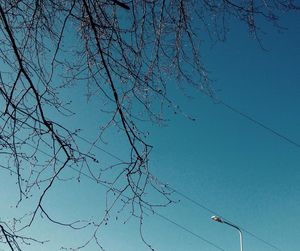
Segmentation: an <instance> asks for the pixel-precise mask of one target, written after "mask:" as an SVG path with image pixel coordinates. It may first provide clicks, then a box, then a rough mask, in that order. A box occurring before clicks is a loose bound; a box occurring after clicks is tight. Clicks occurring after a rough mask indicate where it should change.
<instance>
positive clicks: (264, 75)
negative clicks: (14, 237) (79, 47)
mask: <svg viewBox="0 0 300 251" xmlns="http://www.w3.org/2000/svg"><path fill="white" fill-rule="evenodd" d="M282 23H283V25H285V26H286V27H288V30H286V31H284V32H283V33H278V32H276V31H275V30H271V29H270V27H265V28H266V30H265V31H266V33H267V34H266V35H265V36H263V37H262V39H263V40H262V41H263V44H264V47H265V48H266V49H267V51H264V50H262V49H261V48H260V47H259V44H258V43H257V42H256V41H253V40H252V39H251V38H249V35H248V34H247V32H246V31H245V27H242V26H240V25H239V24H234V25H233V27H232V29H231V30H230V32H229V34H228V38H227V41H226V42H225V43H217V44H216V45H214V46H211V44H210V42H209V41H208V40H207V41H205V43H204V47H203V48H204V49H203V61H204V62H205V64H206V67H207V69H208V70H209V71H210V72H211V77H212V78H213V79H214V87H215V89H217V90H218V92H217V95H218V97H219V98H220V99H221V100H222V101H224V102H225V103H227V104H229V105H231V106H233V107H235V108H236V109H238V110H240V111H242V112H244V113H245V114H248V115H249V116H251V117H253V118H255V119H257V120H258V121H260V122H261V123H263V124H265V125H266V126H269V127H271V128H273V129H274V130H277V131H278V132H280V133H282V134H283V135H285V136H286V137H289V138H290V139H292V140H293V141H295V142H298V143H299V144H300V133H299V132H300V110H299V107H300V98H299V97H300V46H299V44H300V16H299V15H298V16H297V15H292V14H290V15H289V16H285V17H284V19H283V20H282ZM70 92H71V90H70ZM170 93H171V95H172V96H173V97H174V99H176V100H177V101H178V103H179V104H180V105H181V106H182V108H183V110H184V111H185V112H186V113H188V114H190V115H192V116H193V117H195V118H196V121H195V122H192V121H190V120H188V119H186V118H184V117H183V116H181V115H177V116H173V115H170V116H169V118H170V119H171V121H170V122H169V124H168V126H165V127H158V126H152V127H150V128H149V130H150V133H151V134H150V135H151V137H150V138H149V140H150V143H151V144H152V145H154V150H153V152H152V159H151V168H152V172H153V173H154V174H156V175H157V176H158V177H159V178H160V180H162V181H164V182H166V183H168V184H170V185H171V186H172V187H174V188H176V189H178V190H179V191H181V192H182V193H184V194H186V195H188V196H189V197H191V198H193V199H194V200H196V201H198V202H199V203H201V204H203V205H205V206H206V207H208V208H210V209H212V210H213V211H216V212H218V213H219V214H220V215H222V216H224V217H225V218H227V219H229V220H231V221H232V222H233V223H235V224H237V225H239V226H241V227H242V228H245V229H247V230H248V231H250V232H252V233H255V234H256V235H257V236H259V237H260V238H262V239H264V240H266V241H268V242H270V243H271V244H273V245H275V246H276V247H278V248H280V250H282V251H295V250H298V249H299V246H300V223H299V222H300V214H299V212H300V199H299V198H300V170H299V164H300V148H299V147H297V146H295V145H292V144H290V143H288V142H287V141H285V140H283V139H282V138H280V137H278V136H275V135H274V134H272V133H271V132H270V131H267V130H266V129H264V128H262V127H260V126H258V125H257V124H254V123H252V122H250V121H249V120H247V119H245V118H244V117H242V116H239V115H238V114H236V113H234V112H232V111H230V110H229V109H227V108H226V107H224V106H223V105H222V104H215V103H214V102H213V101H212V100H211V99H210V98H208V97H206V96H205V95H203V94H201V93H199V94H197V93H194V95H193V96H194V98H193V99H187V98H185V97H183V96H182V95H181V94H180V91H178V90H176V89H175V88H174V90H172V89H171V90H170ZM70 95H76V96H77V98H78V100H79V99H81V98H82V97H81V95H82V93H81V92H80V91H78V90H74V93H70ZM82 100H83V101H84V98H82ZM78 103H80V102H78ZM76 109H77V112H78V114H82V116H84V118H85V119H84V120H83V121H78V124H76V126H79V127H80V126H81V127H85V128H86V129H85V130H84V131H83V135H84V136H85V137H87V138H90V137H91V134H92V132H93V130H96V129H97V126H98V124H97V123H96V121H97V118H95V116H94V114H95V111H96V110H95V109H96V108H89V109H87V108H86V107H84V106H80V105H79V106H78V107H76ZM87 125H88V126H87ZM118 137H119V136H118V135H110V137H109V138H107V139H108V140H109V141H111V143H110V145H109V147H110V149H111V151H112V152H114V153H116V154H120V155H121V156H122V154H123V151H124V150H123V148H120V146H119V139H118ZM82 144H83V146H84V143H82ZM85 147H88V146H85ZM95 154H96V155H97V156H98V158H99V159H102V160H103V162H107V163H109V162H110V161H113V159H112V158H110V157H109V156H106V155H105V154H104V153H103V152H101V151H99V152H97V151H96V150H95ZM8 177H9V176H6V174H2V173H1V178H0V179H1V180H0V181H1V182H0V189H1V190H0V198H1V206H0V209H1V211H2V212H3V215H9V214H13V213H14V210H15V209H13V208H9V205H10V204H11V200H12V197H13V196H12V194H13V192H12V193H11V194H9V193H7V191H8V189H9V188H11V189H12V190H11V191H13V186H14V184H13V181H12V180H10V179H9V178H8ZM174 198H175V199H180V202H178V203H176V204H173V205H171V206H169V207H168V208H163V209H160V210H159V212H160V213H161V214H163V215H165V216H167V217H168V218H170V219H172V220H174V221H176V222H177V223H178V224H181V225H182V226H185V227H187V228H188V229H190V230H191V231H193V232H194V233H197V234H198V235H200V236H202V237H203V238H205V239H207V240H209V241H211V242H213V243H214V244H215V245H217V246H220V247H222V248H223V249H225V250H228V251H229V250H232V251H234V250H239V241H238V234H237V232H236V230H234V229H231V228H230V227H228V226H226V225H221V224H218V223H215V222H212V221H211V220H210V217H211V215H212V214H211V213H210V212H208V211H206V210H204V209H201V208H200V207H197V206H196V205H194V204H192V203H191V202H190V201H187V200H186V199H184V198H181V197H180V196H178V195H176V194H174ZM46 205H47V207H48V208H51V212H52V214H53V215H55V216H56V217H58V218H60V219H66V220H72V219H73V220H74V219H76V218H77V217H81V215H82V214H83V213H84V214H85V215H87V218H89V217H91V218H92V217H97V216H98V215H100V217H101V215H102V214H103V209H104V201H103V187H101V186H99V185H97V184H93V183H91V182H90V180H89V179H85V178H82V180H81V182H80V183H78V182H76V181H69V182H64V183H63V182H61V183H60V182H58V183H57V184H56V186H55V187H54V189H53V190H51V192H50V193H49V194H48V197H47V203H46ZM24 207H26V205H24ZM126 216H127V215H126V212H124V214H123V215H119V216H118V219H116V218H115V217H111V220H110V222H109V224H108V225H107V226H104V227H103V228H102V229H101V231H100V232H101V234H100V235H99V236H100V241H101V244H102V245H103V247H104V248H105V249H106V250H111V251H121V250H122V251H132V250H140V251H143V250H149V249H148V247H146V246H145V245H144V244H143V243H142V241H141V239H140V236H139V229H138V222H137V221H136V220H135V219H131V220H130V221H129V222H127V223H126V224H123V223H122V222H123V221H124V220H125V219H126ZM0 217H1V216H0ZM1 218H5V217H4V216H2V217H1ZM32 231H33V233H34V234H35V235H37V236H39V237H41V238H42V239H50V240H51V242H50V243H49V244H48V245H47V246H45V247H42V248H41V247H40V246H35V245H33V246H30V247H27V249H25V250H31V251H35V250H46V251H54V250H59V247H60V246H61V243H62V242H64V244H65V245H66V246H76V245H77V244H79V243H80V242H79V240H80V239H84V238H85V236H86V238H88V236H89V232H88V231H84V232H73V231H69V230H66V229H64V228H62V227H57V226H55V225H49V224H45V221H44V220H38V221H37V222H36V223H35V225H34V226H33V230H32ZM144 234H145V238H146V239H147V240H148V241H149V242H150V243H151V244H152V246H153V248H154V249H155V250H163V251H181V250H187V251H195V250H202V251H215V250H218V249H216V248H215V247H213V246H212V245H209V244H208V243H206V242H205V241H202V240H200V239H199V238H196V237H195V236H193V235H191V234H190V233H187V232H185V231H183V230H182V229H180V228H178V227H176V226H175V225H173V224H171V223H170V222H167V221H166V220H164V219H162V218H161V217H158V216H157V215H151V214H149V216H147V217H146V218H145V222H144ZM0 248H2V249H3V250H7V249H5V248H3V247H2V246H1V245H0ZM84 250H91V251H93V250H98V249H97V248H96V247H95V246H94V245H93V244H92V245H90V246H89V247H87V248H86V249H84ZM244 250H245V251H250V250H251V251H260V250H265V251H271V250H276V249H274V248H272V247H270V246H268V245H266V244H264V243H263V242H261V241H259V240H257V239H256V238H253V237H252V236H250V235H249V234H246V233H245V235H244Z"/></svg>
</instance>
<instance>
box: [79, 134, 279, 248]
mask: <svg viewBox="0 0 300 251" xmlns="http://www.w3.org/2000/svg"><path fill="white" fill-rule="evenodd" d="M76 136H77V137H78V138H79V139H81V140H83V141H85V142H86V143H88V144H90V145H92V146H94V147H95V148H97V149H98V150H100V151H103V150H102V148H101V147H98V145H96V144H93V143H92V142H90V141H89V140H87V139H86V138H83V137H81V136H79V135H76ZM106 152H107V151H105V153H106ZM109 155H110V156H112V157H114V158H115V159H117V160H119V161H122V162H124V160H122V159H120V158H119V157H117V156H116V155H114V154H111V153H110V154H109ZM167 187H168V188H170V189H171V190H172V191H173V192H175V193H176V194H178V195H179V196H181V197H183V198H185V199H186V200H188V201H190V202H192V203H193V204H194V205H196V206H198V207H199V208H202V209H203V210H205V211H207V212H210V213H212V214H215V215H219V216H220V217H222V218H223V219H225V220H227V221H230V220H229V219H226V217H223V216H222V215H221V214H219V213H218V212H216V211H214V210H213V209H211V208H209V207H207V206H205V205H204V204H202V203H200V202H198V201H196V200H194V199H192V198H191V197H189V196H188V195H186V194H184V193H182V192H180V191H179V190H177V189H175V188H174V187H172V186H170V185H167ZM240 228H241V229H242V230H243V231H244V232H245V233H247V234H249V235H250V236H252V237H254V238H255V239H257V240H259V241H261V242H262V243H264V244H265V245H267V246H269V247H272V248H274V249H276V250H278V251H281V249H280V248H278V247H276V246H275V245H273V244H272V243H270V242H268V241H266V240H264V239H262V238H261V237H259V236H258V235H256V234H254V233H252V232H250V231H248V230H247V229H245V228H243V227H240Z"/></svg>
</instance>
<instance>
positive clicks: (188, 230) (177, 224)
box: [0, 136, 226, 251]
mask: <svg viewBox="0 0 300 251" xmlns="http://www.w3.org/2000/svg"><path fill="white" fill-rule="evenodd" d="M15 137H16V138H17V139H18V140H22V139H21V138H19V137H17V136H15ZM80 138H81V137H80ZM86 141H87V142H88V140H86ZM26 145H27V146H29V147H31V148H34V149H36V150H37V151H38V152H40V153H42V154H44V155H46V156H48V157H52V156H51V155H50V154H49V153H47V152H45V151H43V150H41V149H38V148H36V147H35V146H34V145H32V144H30V143H28V142H27V143H26ZM95 147H96V148H99V147H98V146H96V145H95ZM99 149H100V148H99ZM105 152H106V151H105ZM110 155H111V156H114V155H113V154H110ZM118 160H121V159H119V158H118ZM57 161H58V162H60V163H63V161H61V160H59V159H57ZM67 166H68V167H70V168H71V169H72V170H74V171H76V172H78V173H79V174H81V175H83V176H85V177H87V178H89V179H91V180H93V181H95V179H94V178H93V177H91V176H90V175H88V174H86V173H84V172H82V171H80V170H78V169H76V168H74V167H73V166H71V165H67ZM0 167H2V168H4V166H2V165H1V166H0ZM5 169H6V168H5ZM8 171H10V170H8ZM95 182H96V181H95ZM97 184H99V185H101V186H103V187H106V188H108V189H111V190H113V191H114V192H117V193H119V194H120V195H121V196H122V197H124V198H126V199H129V197H128V196H126V195H125V194H123V193H122V191H120V190H119V189H116V188H114V187H110V186H109V185H107V184H104V183H98V182H97ZM134 202H135V203H136V204H138V202H136V201H134ZM139 205H140V204H139ZM141 206H142V207H143V208H144V209H146V210H147V211H149V212H151V213H152V214H154V215H157V216H158V217H160V218H161V219H163V220H165V221H167V222H169V223H171V224H173V225H174V226H176V227H178V228H180V229H181V230H183V231H185V232H187V233H189V234H191V235H193V236H194V237H196V238H198V239H200V240H201V241H203V242H205V243H207V244H209V245H211V246H213V247H214V248H216V249H218V250H221V251H226V250H225V249H223V248H221V247H220V246H218V245H217V244H215V243H213V242H212V241H210V240H208V239H206V238H204V237H202V236H201V235H199V234H197V233H195V232H193V231H192V230H190V229H189V228H187V227H185V226H183V225H181V224H179V223H177V222H176V221H174V220H172V219H170V218H168V217H167V216H165V215H163V214H161V213H158V212H157V211H155V210H153V209H150V208H148V207H146V206H144V205H141Z"/></svg>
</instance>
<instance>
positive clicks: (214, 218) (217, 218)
mask: <svg viewBox="0 0 300 251" xmlns="http://www.w3.org/2000/svg"><path fill="white" fill-rule="evenodd" d="M211 219H212V220H214V221H217V222H220V223H224V221H223V220H222V219H221V218H220V217H219V216H215V215H214V216H212V217H211Z"/></svg>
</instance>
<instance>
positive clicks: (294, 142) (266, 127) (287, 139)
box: [210, 97, 300, 148]
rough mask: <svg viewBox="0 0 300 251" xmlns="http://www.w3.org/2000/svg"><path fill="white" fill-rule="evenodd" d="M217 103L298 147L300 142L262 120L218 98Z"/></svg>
mask: <svg viewBox="0 0 300 251" xmlns="http://www.w3.org/2000/svg"><path fill="white" fill-rule="evenodd" d="M210 98H212V97H210ZM212 99H213V98H212ZM217 104H221V105H223V106H224V107H226V108H227V109H229V110H230V111H232V112H234V113H236V114H238V115H239V116H241V117H244V118H246V119H247V120H249V121H251V122H252V123H254V124H256V125H258V126H260V127H262V128H264V129H265V130H267V131H269V132H270V133H272V134H273V135H275V136H277V137H279V138H281V139H283V140H285V141H286V142H288V143H290V144H292V145H294V146H296V147H298V148H300V144H299V143H297V142H296V141H294V140H292V139H291V138H289V137H287V136H285V135H283V134H282V133H280V132H278V131H276V130H274V129H272V128H271V127H269V126H266V125H265V124H263V123H262V122H260V121H258V120H257V119H255V118H253V117H251V116H249V115H248V114H246V113H244V112H242V111H240V110H238V109H237V108H235V107H233V106H231V105H229V104H227V103H225V102H223V101H222V100H218V101H217Z"/></svg>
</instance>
